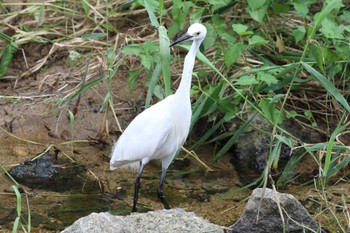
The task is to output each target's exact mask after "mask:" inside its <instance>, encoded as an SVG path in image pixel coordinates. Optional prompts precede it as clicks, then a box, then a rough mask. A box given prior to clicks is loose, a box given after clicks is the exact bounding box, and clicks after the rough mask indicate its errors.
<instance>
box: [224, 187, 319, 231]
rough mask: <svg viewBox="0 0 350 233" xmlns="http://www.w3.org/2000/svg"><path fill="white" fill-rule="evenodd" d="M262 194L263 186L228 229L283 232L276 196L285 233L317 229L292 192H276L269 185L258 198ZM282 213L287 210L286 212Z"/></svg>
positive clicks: (253, 194)
mask: <svg viewBox="0 0 350 233" xmlns="http://www.w3.org/2000/svg"><path fill="white" fill-rule="evenodd" d="M262 194H263V189H262V188H258V189H255V190H254V191H253V193H252V195H251V196H250V198H249V201H248V203H247V205H246V207H245V209H244V212H243V214H242V215H241V217H240V218H239V220H238V221H237V222H236V223H235V224H233V225H232V226H231V227H230V232H231V233H238V232H245V233H250V232H251V233H253V232H254V233H263V232H267V233H272V232H283V224H282V220H281V216H280V212H279V209H278V206H277V204H276V197H277V198H278V200H279V202H280V205H281V208H282V210H283V216H284V220H285V232H286V233H288V232H290V233H291V232H293V233H299V232H300V233H303V232H312V231H309V230H308V229H312V230H314V231H315V232H319V230H318V229H319V225H318V223H317V222H316V221H315V220H314V219H313V218H312V217H311V216H310V214H309V213H308V211H307V210H306V209H305V208H304V207H303V206H302V205H301V204H300V202H299V201H298V200H297V199H296V198H295V197H294V196H293V195H291V194H284V193H278V192H277V193H275V192H274V191H273V190H272V189H268V188H267V189H266V190H265V194H264V197H263V198H261V196H262ZM260 202H261V204H260ZM259 204H260V212H259V220H257V214H258V208H259ZM285 213H287V214H288V216H287V215H286V214H285Z"/></svg>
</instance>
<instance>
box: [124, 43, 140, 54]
mask: <svg viewBox="0 0 350 233" xmlns="http://www.w3.org/2000/svg"><path fill="white" fill-rule="evenodd" d="M142 50H143V49H142V47H141V45H139V44H129V45H127V46H124V47H123V48H122V53H124V54H125V55H139V54H140V53H141V52H142Z"/></svg>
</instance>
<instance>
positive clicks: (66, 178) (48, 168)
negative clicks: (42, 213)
mask: <svg viewBox="0 0 350 233" xmlns="http://www.w3.org/2000/svg"><path fill="white" fill-rule="evenodd" d="M35 157H37V156H35ZM53 157H54V156H53V155H51V154H50V153H49V152H47V153H45V154H44V155H42V156H40V157H39V158H36V159H32V160H29V161H26V162H24V163H23V164H20V165H18V166H15V167H13V168H11V169H10V170H9V171H8V173H9V174H10V175H11V176H12V177H13V178H14V179H15V180H16V181H17V182H19V183H21V184H24V185H26V186H28V187H30V188H42V189H49V190H53V191H65V190H68V189H70V188H72V187H74V186H78V185H80V184H81V183H82V182H81V179H79V178H78V177H77V175H78V174H79V173H81V172H82V171H84V170H85V168H84V166H83V165H78V164H76V163H71V162H67V161H64V159H60V160H56V159H54V158H53Z"/></svg>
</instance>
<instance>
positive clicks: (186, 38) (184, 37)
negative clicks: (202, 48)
mask: <svg viewBox="0 0 350 233" xmlns="http://www.w3.org/2000/svg"><path fill="white" fill-rule="evenodd" d="M192 37H193V36H191V35H189V34H185V35H183V36H181V37H180V38H179V39H177V40H175V42H173V43H172V44H171V45H170V46H169V47H172V46H174V45H176V44H178V43H181V42H183V41H186V40H189V39H191V38H192Z"/></svg>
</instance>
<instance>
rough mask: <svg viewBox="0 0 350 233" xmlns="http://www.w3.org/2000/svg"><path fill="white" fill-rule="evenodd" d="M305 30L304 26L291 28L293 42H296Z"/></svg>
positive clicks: (302, 36) (301, 37)
mask: <svg viewBox="0 0 350 233" xmlns="http://www.w3.org/2000/svg"><path fill="white" fill-rule="evenodd" d="M305 33H306V30H305V27H304V26H298V27H297V28H296V29H293V30H292V34H293V36H294V39H295V42H296V43H298V42H299V41H301V40H302V39H303V38H304V36H305Z"/></svg>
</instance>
